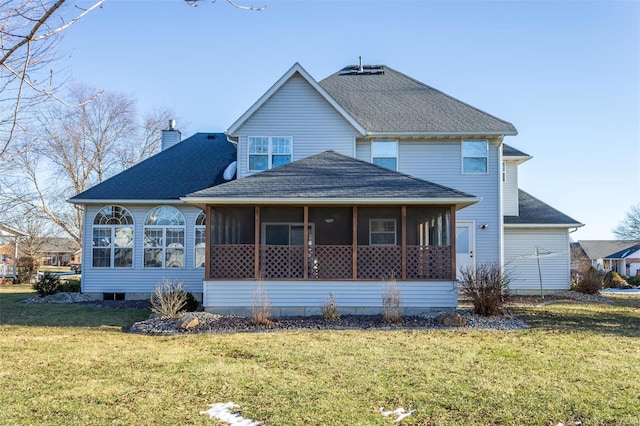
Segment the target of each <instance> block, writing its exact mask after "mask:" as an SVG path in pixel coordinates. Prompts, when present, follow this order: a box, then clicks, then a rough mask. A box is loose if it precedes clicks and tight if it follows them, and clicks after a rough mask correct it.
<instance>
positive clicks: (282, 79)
mask: <svg viewBox="0 0 640 426" xmlns="http://www.w3.org/2000/svg"><path fill="white" fill-rule="evenodd" d="M295 73H298V74H300V75H301V76H302V78H304V79H305V80H306V81H307V82H308V83H309V84H310V85H311V86H312V87H313V88H314V89H315V90H316V91H317V92H318V93H319V94H320V96H322V97H323V98H324V99H325V100H326V101H327V102H329V104H331V106H332V107H333V108H334V109H335V110H336V111H338V113H339V114H340V115H342V116H343V117H344V118H345V120H347V121H348V122H349V124H351V125H352V126H353V127H354V128H355V129H356V130H357V131H358V132H359V133H360V134H361V135H365V134H366V133H367V131H366V129H365V128H364V127H362V125H360V123H358V122H357V121H356V120H355V118H353V117H352V116H351V114H349V113H348V112H347V111H346V110H345V109H344V108H342V107H341V106H340V104H338V103H337V102H336V100H335V99H333V98H332V97H331V95H329V93H327V91H326V90H324V89H323V88H322V87H320V85H319V84H318V82H317V81H315V80H314V78H313V77H311V75H310V74H309V73H308V72H307V71H306V70H305V69H304V68H302V65H300V64H299V63H298V62H296V63H295V64H293V66H292V67H291V68H289V71H287V72H286V73H285V74H284V75H283V76H282V77H280V79H279V80H278V81H276V83H275V84H274V85H273V86H271V88H270V89H269V90H267V91H266V92H265V94H264V95H262V96H261V97H260V99H258V100H257V101H256V103H254V104H253V105H252V106H251V108H249V109H248V110H247V111H246V112H245V113H244V114H242V115H241V116H240V118H238V119H237V120H236V121H235V122H234V123H233V124H232V125H231V127H229V129H227V134H229V135H233V134H234V133H235V132H236V131H237V130H238V129H239V128H240V127H241V126H242V125H243V124H244V123H245V121H247V120H248V119H249V117H251V116H252V115H253V114H254V113H255V112H256V111H257V110H258V109H259V108H260V107H261V106H262V105H263V104H264V103H265V102H266V101H267V100H269V98H271V96H273V94H274V93H275V92H277V91H278V90H279V89H280V88H281V87H282V86H283V85H284V84H285V83H286V82H287V81H289V79H290V78H291V77H292V76H293V75H294V74H295Z"/></svg>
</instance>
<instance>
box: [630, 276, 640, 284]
mask: <svg viewBox="0 0 640 426" xmlns="http://www.w3.org/2000/svg"><path fill="white" fill-rule="evenodd" d="M627 284H629V285H630V286H632V287H638V286H640V275H637V276H635V277H629V278H627Z"/></svg>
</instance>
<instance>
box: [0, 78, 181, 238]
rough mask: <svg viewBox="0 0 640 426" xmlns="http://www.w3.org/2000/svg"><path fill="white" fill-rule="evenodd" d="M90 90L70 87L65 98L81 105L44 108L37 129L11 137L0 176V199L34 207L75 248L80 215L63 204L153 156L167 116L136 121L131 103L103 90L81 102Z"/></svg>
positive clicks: (153, 115)
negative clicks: (11, 147) (10, 150)
mask: <svg viewBox="0 0 640 426" xmlns="http://www.w3.org/2000/svg"><path fill="white" fill-rule="evenodd" d="M93 92H94V89H92V88H90V87H86V86H75V87H73V88H72V89H71V90H70V91H69V94H68V95H67V96H68V98H69V99H72V100H74V101H75V102H77V103H78V104H81V105H82V106H80V107H73V108H70V107H65V106H63V105H61V104H59V103H53V104H52V105H51V106H50V108H48V109H46V110H44V111H43V112H42V113H41V115H40V117H39V122H38V129H37V131H35V130H33V131H30V132H26V133H22V134H21V137H19V138H18V139H16V141H15V142H16V146H15V147H14V151H15V154H14V155H12V157H11V161H10V163H11V165H10V166H8V165H7V163H6V162H5V166H4V172H3V174H2V175H1V176H0V200H2V201H4V203H6V204H7V205H11V206H22V207H24V208H27V209H35V210H36V211H37V212H38V213H39V214H40V215H42V216H45V217H47V218H48V219H49V220H50V221H52V222H53V223H54V224H56V225H57V226H58V227H59V228H60V229H62V230H63V231H64V232H65V233H66V234H67V235H69V236H70V237H71V238H72V239H74V240H75V241H76V242H78V244H81V235H82V216H83V211H82V210H81V209H78V208H76V207H75V206H72V205H70V204H68V203H66V201H65V200H66V199H68V198H69V197H71V196H73V195H75V194H78V193H80V192H82V191H84V190H86V189H88V188H90V187H91V186H93V185H95V184H97V183H100V182H102V181H104V180H105V179H107V178H109V177H111V176H113V175H114V174H116V173H118V172H120V171H122V170H123V169H124V168H127V167H129V166H131V165H133V164H135V163H137V162H138V161H140V160H142V159H144V158H146V157H149V156H150V155H152V154H154V153H155V152H156V151H157V150H158V147H159V141H160V136H161V132H160V131H159V130H158V129H160V128H161V126H162V125H163V124H165V123H167V121H168V119H169V117H170V116H171V115H172V114H171V113H170V112H169V111H167V110H162V109H157V110H155V111H153V112H152V113H151V114H149V115H148V116H147V117H145V118H144V120H143V121H142V123H139V122H138V121H137V120H136V117H137V113H136V103H135V101H134V100H132V99H131V98H129V97H127V96H125V95H122V94H119V93H112V92H105V93H104V94H103V95H102V96H100V97H99V98H97V99H95V100H93V101H92V102H90V103H84V100H85V99H86V96H90V94H91V93H93Z"/></svg>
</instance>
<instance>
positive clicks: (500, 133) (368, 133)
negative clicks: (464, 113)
mask: <svg viewBox="0 0 640 426" xmlns="http://www.w3.org/2000/svg"><path fill="white" fill-rule="evenodd" d="M517 134H518V131H517V130H515V131H512V132H496V133H490V132H367V134H366V135H367V136H384V137H390V136H473V137H477V136H516V135H517Z"/></svg>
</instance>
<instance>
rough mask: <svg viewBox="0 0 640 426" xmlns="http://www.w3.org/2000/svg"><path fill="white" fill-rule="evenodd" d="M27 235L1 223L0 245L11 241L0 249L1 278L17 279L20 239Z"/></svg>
mask: <svg viewBox="0 0 640 426" xmlns="http://www.w3.org/2000/svg"><path fill="white" fill-rule="evenodd" d="M26 235H27V234H25V233H24V232H22V231H20V230H18V229H15V228H12V227H10V226H8V225H5V224H2V223H0V243H5V242H6V241H7V240H8V241H9V243H7V244H3V245H2V246H1V247H0V278H15V277H16V266H17V265H18V253H19V247H18V239H19V238H20V237H24V236H26Z"/></svg>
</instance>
